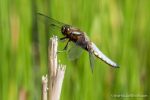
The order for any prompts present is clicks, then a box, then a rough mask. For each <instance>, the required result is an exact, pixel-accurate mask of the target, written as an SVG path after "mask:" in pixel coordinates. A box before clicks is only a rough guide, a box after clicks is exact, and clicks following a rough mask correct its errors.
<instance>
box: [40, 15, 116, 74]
mask: <svg viewBox="0 0 150 100" xmlns="http://www.w3.org/2000/svg"><path fill="white" fill-rule="evenodd" d="M38 17H39V18H40V19H42V20H43V21H44V22H46V24H48V25H49V27H50V28H51V30H53V29H54V30H58V31H59V32H60V33H62V34H63V35H64V37H62V38H60V40H68V41H67V44H66V46H65V47H64V50H66V49H67V47H68V44H69V43H70V42H73V43H74V44H75V45H76V47H75V48H73V49H72V50H74V51H75V53H74V54H75V55H78V53H76V51H77V49H76V48H78V47H80V48H82V49H83V50H86V51H87V52H88V53H89V59H90V66H91V70H92V72H93V69H94V56H96V57H97V58H99V59H100V60H102V61H104V62H105V63H106V64H108V65H110V66H112V67H114V68H118V67H119V66H118V65H117V64H116V63H115V62H114V61H112V60H110V59H109V58H108V57H107V56H106V55H105V54H103V53H102V52H101V51H100V50H99V49H98V47H97V46H96V45H95V44H94V43H93V42H91V41H90V40H89V38H88V37H87V35H86V33H85V32H83V31H81V30H80V29H78V28H76V27H73V26H71V25H68V24H64V23H62V22H59V21H57V20H55V19H52V18H50V17H48V16H46V15H44V14H41V13H38ZM74 51H71V52H74ZM71 54H72V53H71ZM75 55H70V56H72V57H74V56H75Z"/></svg>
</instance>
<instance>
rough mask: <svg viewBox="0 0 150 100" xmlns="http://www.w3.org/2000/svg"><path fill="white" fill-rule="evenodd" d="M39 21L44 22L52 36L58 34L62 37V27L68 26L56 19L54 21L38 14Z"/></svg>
mask: <svg viewBox="0 0 150 100" xmlns="http://www.w3.org/2000/svg"><path fill="white" fill-rule="evenodd" d="M37 15H38V16H37V17H38V20H39V21H40V22H43V23H44V24H45V25H46V26H48V28H50V29H49V32H50V35H52V34H57V35H60V33H61V28H62V26H64V25H66V24H65V23H62V22H59V21H57V20H55V19H52V18H50V17H48V16H46V15H44V14H41V13H38V14H37Z"/></svg>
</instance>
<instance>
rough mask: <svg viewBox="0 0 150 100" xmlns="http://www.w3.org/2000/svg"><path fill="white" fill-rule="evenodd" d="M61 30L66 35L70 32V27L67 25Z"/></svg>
mask: <svg viewBox="0 0 150 100" xmlns="http://www.w3.org/2000/svg"><path fill="white" fill-rule="evenodd" d="M61 32H62V33H63V34H64V35H67V34H68V33H69V32H70V27H69V26H67V25H65V26H63V27H62V29H61Z"/></svg>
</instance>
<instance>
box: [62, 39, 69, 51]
mask: <svg viewBox="0 0 150 100" xmlns="http://www.w3.org/2000/svg"><path fill="white" fill-rule="evenodd" d="M69 42H70V40H68V42H67V44H66V46H65V47H64V49H63V50H67V48H68V44H69Z"/></svg>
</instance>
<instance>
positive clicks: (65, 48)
mask: <svg viewBox="0 0 150 100" xmlns="http://www.w3.org/2000/svg"><path fill="white" fill-rule="evenodd" d="M69 42H70V40H68V41H67V44H66V46H65V47H64V49H63V50H61V51H57V53H61V52H65V51H66V50H67V47H68V44H69Z"/></svg>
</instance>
